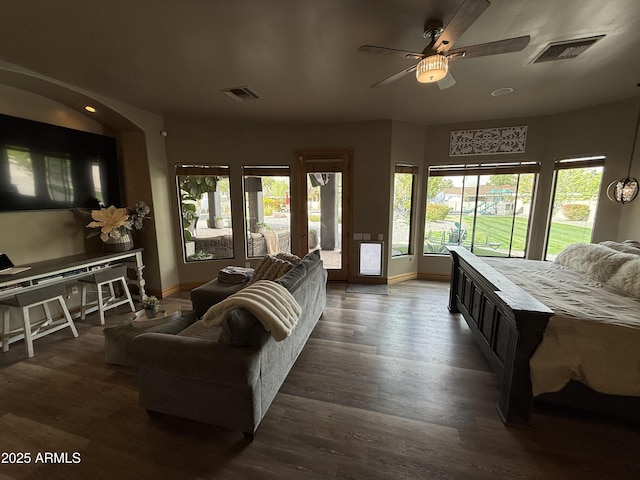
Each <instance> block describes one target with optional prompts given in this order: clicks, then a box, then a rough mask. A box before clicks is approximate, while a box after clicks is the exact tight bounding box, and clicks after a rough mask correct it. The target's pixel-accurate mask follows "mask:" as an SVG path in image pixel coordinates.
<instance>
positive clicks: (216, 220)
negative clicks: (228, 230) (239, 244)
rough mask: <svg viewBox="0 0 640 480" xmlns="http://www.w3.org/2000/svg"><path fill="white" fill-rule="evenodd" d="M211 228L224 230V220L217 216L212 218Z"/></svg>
mask: <svg viewBox="0 0 640 480" xmlns="http://www.w3.org/2000/svg"><path fill="white" fill-rule="evenodd" d="M213 227H214V228H224V219H223V218H222V217H220V216H218V215H216V216H215V217H213Z"/></svg>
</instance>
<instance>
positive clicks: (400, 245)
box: [391, 164, 418, 257]
mask: <svg viewBox="0 0 640 480" xmlns="http://www.w3.org/2000/svg"><path fill="white" fill-rule="evenodd" d="M417 174H418V167H417V166H415V165H400V164H398V165H396V167H395V174H394V176H393V229H392V231H391V246H392V248H391V256H393V257H396V256H401V255H409V254H412V253H413V251H412V250H413V246H412V245H411V237H412V233H413V222H412V216H413V215H412V212H413V197H414V187H415V183H416V176H417Z"/></svg>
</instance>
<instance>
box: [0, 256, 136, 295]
mask: <svg viewBox="0 0 640 480" xmlns="http://www.w3.org/2000/svg"><path fill="white" fill-rule="evenodd" d="M142 250H143V249H142V248H134V249H132V250H128V251H126V252H97V253H96V252H94V253H80V254H78V255H71V256H69V257H62V258H56V259H53V260H45V261H43V262H37V263H33V264H31V268H30V269H29V270H25V271H24V272H20V273H16V274H15V275H0V299H3V298H7V297H10V296H12V295H15V294H16V293H17V292H24V291H28V290H29V289H35V288H37V287H38V286H42V285H43V284H49V283H51V282H56V283H63V282H65V283H66V282H69V281H72V280H76V279H78V278H81V277H83V276H85V275H87V274H88V273H91V272H92V271H94V270H96V269H99V268H103V267H106V266H109V265H113V264H126V265H127V266H128V267H129V268H132V269H134V270H135V273H136V278H135V279H131V281H130V283H131V284H133V285H135V286H136V287H137V289H138V292H137V297H138V298H139V299H142V298H144V297H145V296H146V294H145V291H144V285H145V282H144V277H143V276H142V270H143V269H144V263H143V261H142Z"/></svg>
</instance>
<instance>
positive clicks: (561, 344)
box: [483, 258, 640, 396]
mask: <svg viewBox="0 0 640 480" xmlns="http://www.w3.org/2000/svg"><path fill="white" fill-rule="evenodd" d="M483 260H484V261H485V262H486V263H488V264H489V265H491V266H492V267H493V268H495V269H496V270H498V271H499V272H500V273H502V274H503V275H504V276H506V277H507V278H509V279H510V280H511V281H512V282H514V283H515V284H516V285H518V286H520V287H522V288H523V289H524V290H525V291H527V292H528V293H529V294H530V295H532V296H533V297H534V298H536V299H537V300H539V301H540V302H542V303H544V304H545V305H546V306H548V307H549V308H550V309H551V310H553V312H554V315H553V316H552V317H551V319H550V320H549V324H548V325H547V328H546V330H545V333H544V337H543V340H542V343H541V344H540V346H539V347H538V349H537V350H536V352H535V354H534V355H533V357H532V358H531V360H530V368H531V383H532V387H533V394H534V395H539V394H541V393H545V392H555V391H558V390H560V389H562V388H563V387H564V386H565V385H566V384H567V383H568V382H569V380H577V381H580V382H582V383H585V384H586V385H588V386H590V387H591V388H592V389H594V390H596V391H599V392H602V393H606V394H614V395H629V396H640V319H639V317H640V301H638V300H635V299H633V298H630V297H626V296H622V295H618V294H617V291H616V290H614V289H611V288H609V287H605V286H603V285H602V283H600V282H597V281H595V280H591V279H589V278H587V277H586V276H584V275H583V274H580V273H577V272H574V271H571V270H569V269H568V268H566V267H563V266H561V265H558V264H555V263H552V262H543V261H535V260H523V259H514V258H510V259H499V258H483Z"/></svg>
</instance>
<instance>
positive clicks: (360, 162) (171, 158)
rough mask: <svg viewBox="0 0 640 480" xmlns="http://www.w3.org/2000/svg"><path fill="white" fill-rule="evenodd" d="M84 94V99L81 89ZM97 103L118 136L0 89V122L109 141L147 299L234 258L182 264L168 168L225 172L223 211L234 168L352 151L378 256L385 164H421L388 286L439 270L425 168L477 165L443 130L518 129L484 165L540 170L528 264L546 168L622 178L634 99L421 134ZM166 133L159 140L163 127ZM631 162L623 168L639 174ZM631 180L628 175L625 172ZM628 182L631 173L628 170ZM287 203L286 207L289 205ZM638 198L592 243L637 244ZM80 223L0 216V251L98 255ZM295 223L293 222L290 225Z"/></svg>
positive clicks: (361, 211)
mask: <svg viewBox="0 0 640 480" xmlns="http://www.w3.org/2000/svg"><path fill="white" fill-rule="evenodd" d="M84 93H85V94H86V92H84ZM93 97H94V98H96V99H98V100H99V101H100V102H102V104H105V105H108V106H109V108H110V109H111V110H112V114H113V115H117V116H118V118H121V119H126V120H127V121H126V122H124V124H125V125H126V126H125V127H122V126H121V125H120V127H116V128H111V127H109V126H103V125H100V124H98V123H97V122H95V121H93V120H91V119H90V118H88V117H86V116H85V115H82V114H80V113H78V112H76V111H75V110H72V109H69V108H67V107H64V106H63V105H62V104H61V103H57V102H55V101H53V100H51V99H47V98H44V97H39V96H37V95H34V94H32V93H29V92H25V91H22V90H17V89H15V88H12V87H6V86H2V85H0V113H7V114H11V115H16V116H22V117H25V118H31V119H34V120H38V121H44V122H48V123H52V124H56V125H62V126H67V127H71V128H78V129H83V130H86V131H92V132H96V133H108V132H115V133H113V134H114V135H115V136H116V138H117V140H118V143H119V148H120V153H121V157H122V161H123V166H124V175H125V195H126V201H127V202H128V203H129V204H133V203H135V202H137V201H139V200H143V201H145V202H147V203H148V204H149V205H150V206H151V208H152V215H153V219H152V221H151V222H150V223H149V225H148V229H145V231H144V234H143V236H142V239H141V241H142V242H143V246H144V247H145V264H146V272H145V276H146V278H147V282H148V287H149V290H150V292H152V293H156V294H166V293H171V292H172V291H175V290H176V289H177V288H179V287H180V285H182V286H186V287H189V286H192V285H194V284H198V283H202V282H205V281H207V280H209V279H211V278H213V277H215V275H216V274H217V271H218V270H219V268H221V267H223V266H225V265H227V264H228V263H234V264H237V265H244V264H245V262H246V261H247V259H246V258H244V254H243V253H242V252H243V249H244V245H243V238H242V236H241V235H237V236H236V244H235V250H236V252H237V256H236V259H235V260H234V261H233V262H230V261H229V260H222V261H213V262H198V263H190V264H185V263H184V262H183V261H182V253H181V243H180V235H181V231H180V222H179V218H178V210H177V204H178V200H177V195H176V188H175V178H174V170H173V168H174V165H175V164H180V163H194V164H221V165H230V167H231V175H232V202H233V204H234V205H242V194H241V192H242V189H241V168H242V166H243V165H290V166H291V167H292V168H293V170H294V172H295V168H296V158H295V153H296V151H300V150H318V149H351V150H353V158H354V165H353V173H354V179H353V188H354V198H353V223H352V226H353V228H352V230H351V231H350V232H349V234H350V235H349V238H353V235H352V234H353V233H354V232H356V233H369V234H370V235H371V238H374V239H375V238H378V235H379V234H382V235H383V237H384V239H385V242H386V245H387V247H389V246H390V240H391V208H390V201H389V199H390V198H391V194H392V188H393V167H394V164H395V163H396V162H402V163H414V162H417V163H419V164H420V165H421V173H420V177H421V178H420V182H419V188H418V197H417V202H416V207H417V208H416V209H415V215H416V229H415V233H414V241H415V242H416V243H415V244H416V251H415V254H414V255H411V256H406V257H403V258H398V259H391V260H389V259H386V260H385V271H386V272H387V276H388V277H390V278H404V277H406V276H410V275H413V274H421V275H424V274H426V275H443V276H446V275H448V273H449V268H450V263H449V259H448V258H446V257H444V258H443V257H433V256H426V257H425V256H423V255H421V253H420V251H421V245H422V242H421V239H422V237H423V235H424V232H423V229H424V225H423V223H424V222H423V220H422V219H423V218H424V192H425V191H426V171H427V168H428V166H429V165H435V164H446V163H460V162H461V160H463V161H465V162H472V161H487V160H490V158H489V157H486V156H481V157H464V158H450V157H449V156H448V142H449V133H450V131H451V130H457V129H465V128H485V127H492V126H508V125H528V127H529V132H528V139H527V149H526V153H524V154H520V155H509V156H499V157H496V158H495V159H491V160H495V161H514V160H517V161H519V160H539V161H541V162H542V173H541V175H540V180H539V185H538V188H539V195H538V201H537V203H536V205H535V210H536V212H541V213H540V214H538V213H537V214H536V219H535V222H534V224H533V225H532V228H533V232H534V235H533V236H532V241H531V244H530V245H529V255H530V256H532V258H536V256H538V257H539V255H540V254H541V252H542V248H543V244H544V235H545V232H546V212H547V210H548V198H549V193H550V189H551V184H552V177H553V162H554V160H555V159H556V158H559V157H563V156H576V155H587V154H595V153H598V154H599V153H604V154H606V155H607V163H606V166H605V172H604V180H603V182H604V183H605V184H608V183H609V182H611V181H612V180H613V179H615V178H618V177H621V176H624V175H625V174H626V169H627V165H628V158H629V154H630V150H631V140H632V137H633V126H634V125H635V115H636V108H637V106H636V104H637V102H636V101H635V100H634V99H630V100H629V101H622V102H616V103H612V104H608V105H602V106H598V107H591V108H586V109H583V110H579V111H575V112H568V113H563V114H558V115H550V116H545V117H536V118H529V119H512V120H508V121H506V120H501V121H490V120H489V121H483V122H470V123H461V124H455V125H440V126H430V127H424V126H420V125H413V124H407V123H403V122H396V121H391V120H380V121H369V122H352V123H331V124H296V125H278V124H268V125H262V124H261V125H253V124H231V123H228V122H221V121H216V120H210V119H194V118H191V119H189V118H179V117H169V118H166V119H163V118H162V117H160V116H158V115H155V114H152V113H149V112H144V111H141V110H139V109H136V108H133V107H131V106H128V105H124V104H122V103H119V102H117V101H114V100H110V99H105V98H100V97H99V96H97V95H94V96H93ZM165 129H166V131H167V132H168V136H167V137H166V138H165V137H163V136H162V135H161V134H160V132H161V131H162V130H165ZM638 163H640V162H639V161H636V165H635V168H636V169H640V165H639V164H638ZM633 173H634V172H633V171H632V174H633ZM635 174H636V176H637V175H639V173H638V172H636V173H635ZM292 206H293V207H294V208H295V200H293V204H292ZM639 214H640V201H639V202H635V203H633V204H631V205H626V206H620V205H617V204H614V203H612V202H609V201H608V200H606V196H605V194H604V193H603V197H602V198H601V202H600V210H599V212H598V216H597V219H596V224H595V228H594V240H595V241H601V240H606V239H615V240H624V239H627V238H635V239H640V225H639V224H638V222H634V219H637V218H639V217H638V215H639ZM233 221H234V224H235V225H241V224H242V222H243V213H242V209H239V208H235V209H234V218H233ZM85 224H86V218H83V217H78V215H77V214H75V213H73V212H69V211H55V212H46V213H43V212H20V213H3V214H0V245H2V250H3V251H6V252H7V253H9V254H10V255H11V257H12V258H13V259H14V260H15V261H16V262H17V263H31V262H35V261H39V260H46V259H49V258H55V257H61V256H67V255H73V254H75V253H81V252H84V251H91V250H92V249H97V248H100V246H99V244H96V243H95V239H94V243H92V242H90V241H89V242H88V241H87V240H86V238H85V235H86V230H85V228H84V225H85ZM295 227H296V225H294V228H295ZM355 246H356V244H355V242H354V241H352V240H350V241H349V242H348V245H347V246H346V247H348V248H350V249H352V253H353V254H354V255H353V256H352V263H351V265H350V267H351V270H352V272H355V271H356V266H357V263H356V259H355Z"/></svg>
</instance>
